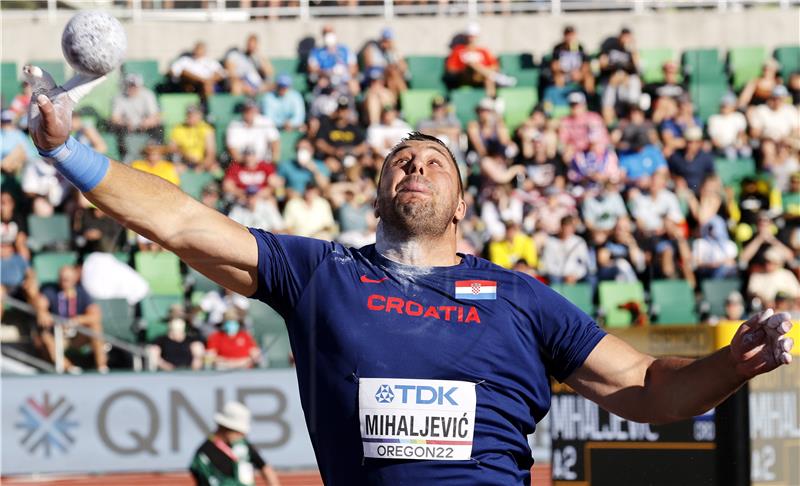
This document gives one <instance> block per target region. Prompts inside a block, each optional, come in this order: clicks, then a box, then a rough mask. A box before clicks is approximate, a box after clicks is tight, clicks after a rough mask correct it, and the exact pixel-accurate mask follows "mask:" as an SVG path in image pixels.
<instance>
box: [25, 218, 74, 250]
mask: <svg viewBox="0 0 800 486" xmlns="http://www.w3.org/2000/svg"><path fill="white" fill-rule="evenodd" d="M70 237H71V232H70V226H69V218H68V217H67V215H66V214H60V213H56V214H53V215H52V216H49V217H46V218H45V217H41V216H35V215H30V216H28V246H29V247H30V248H31V250H33V251H40V250H42V249H46V248H47V249H49V248H59V249H66V248H67V247H68V246H69V241H70Z"/></svg>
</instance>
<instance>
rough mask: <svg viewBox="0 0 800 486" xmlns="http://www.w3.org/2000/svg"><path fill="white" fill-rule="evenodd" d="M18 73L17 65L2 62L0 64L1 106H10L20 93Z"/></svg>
mask: <svg viewBox="0 0 800 486" xmlns="http://www.w3.org/2000/svg"><path fill="white" fill-rule="evenodd" d="M19 88H20V82H19V71H17V63H15V62H3V63H0V97H2V100H0V101H2V104H3V106H8V105H10V104H11V100H13V99H14V97H15V96H17V94H19V92H20V89H19Z"/></svg>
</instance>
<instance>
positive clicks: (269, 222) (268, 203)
mask: <svg viewBox="0 0 800 486" xmlns="http://www.w3.org/2000/svg"><path fill="white" fill-rule="evenodd" d="M228 217H229V218H231V219H232V220H234V221H236V222H237V223H239V224H241V225H243V226H249V227H252V228H259V229H263V230H266V231H269V232H271V233H283V232H284V231H285V230H286V223H285V222H284V220H283V216H281V212H280V210H279V209H278V201H277V200H276V199H275V195H274V193H273V191H272V188H270V187H269V186H267V187H266V188H265V189H264V190H261V191H260V192H258V193H250V192H246V193H245V195H244V196H243V197H242V198H240V199H239V200H238V201H237V203H235V204H234V205H233V207H232V208H231V210H230V212H229V213H228Z"/></svg>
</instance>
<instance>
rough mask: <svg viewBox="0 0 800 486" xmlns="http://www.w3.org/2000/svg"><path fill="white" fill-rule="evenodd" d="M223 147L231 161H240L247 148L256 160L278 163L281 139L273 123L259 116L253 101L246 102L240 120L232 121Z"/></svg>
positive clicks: (256, 105)
mask: <svg viewBox="0 0 800 486" xmlns="http://www.w3.org/2000/svg"><path fill="white" fill-rule="evenodd" d="M225 145H226V148H227V149H228V153H229V154H230V156H231V159H232V160H234V161H238V160H241V159H242V151H243V150H244V149H245V148H249V149H251V150H252V151H253V153H254V154H255V157H256V159H258V160H266V161H273V162H275V161H278V160H280V157H281V137H280V133H278V130H277V128H275V123H273V121H272V120H270V119H269V118H267V117H265V116H263V115H261V114H259V112H258V104H257V103H256V102H255V101H246V102H245V104H244V107H243V110H242V119H241V120H234V121H232V122H231V123H230V124H229V125H228V129H227V131H226V133H225Z"/></svg>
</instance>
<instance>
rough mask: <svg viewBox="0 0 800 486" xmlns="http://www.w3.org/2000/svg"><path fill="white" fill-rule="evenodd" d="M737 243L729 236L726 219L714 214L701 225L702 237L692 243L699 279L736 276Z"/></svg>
mask: <svg viewBox="0 0 800 486" xmlns="http://www.w3.org/2000/svg"><path fill="white" fill-rule="evenodd" d="M737 252H738V249H737V248H736V243H734V242H733V241H731V239H730V237H729V236H728V228H727V226H726V224H725V221H724V220H723V219H722V218H720V217H719V216H714V217H713V218H711V220H710V221H709V222H707V223H706V224H704V225H703V226H701V227H700V237H699V238H696V239H695V240H694V242H693V243H692V257H693V258H694V262H693V265H694V268H695V275H696V276H697V280H699V281H702V280H705V279H723V278H731V277H735V276H736V274H737V272H738V269H737V266H736V253H737Z"/></svg>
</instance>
